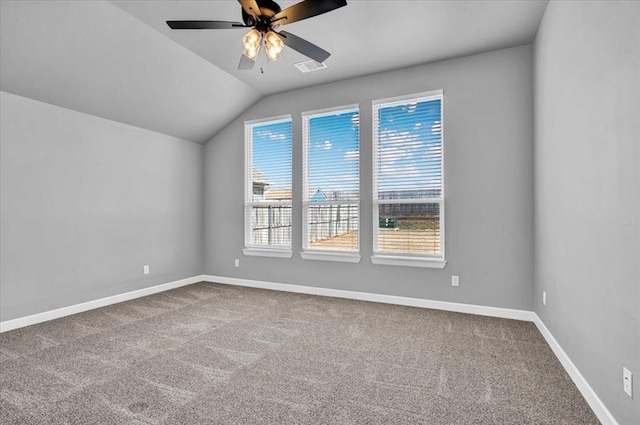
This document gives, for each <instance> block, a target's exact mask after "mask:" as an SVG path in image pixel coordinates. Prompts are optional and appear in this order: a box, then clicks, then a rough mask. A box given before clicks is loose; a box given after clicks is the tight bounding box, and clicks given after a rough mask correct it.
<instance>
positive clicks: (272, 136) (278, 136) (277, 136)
mask: <svg viewBox="0 0 640 425" xmlns="http://www.w3.org/2000/svg"><path fill="white" fill-rule="evenodd" d="M286 138H287V135H286V134H283V133H271V134H269V139H271V140H284V139H286Z"/></svg>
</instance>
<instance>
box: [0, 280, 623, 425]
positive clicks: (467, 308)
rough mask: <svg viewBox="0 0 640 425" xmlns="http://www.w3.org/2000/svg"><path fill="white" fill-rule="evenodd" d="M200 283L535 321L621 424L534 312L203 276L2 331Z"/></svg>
mask: <svg viewBox="0 0 640 425" xmlns="http://www.w3.org/2000/svg"><path fill="white" fill-rule="evenodd" d="M198 282H210V283H220V284H225V285H235V286H246V287H251V288H261V289H270V290H274V291H283V292H296V293H301V294H309V295H320V296H325V297H334V298H346V299H353V300H360V301H371V302H378V303H384V304H397V305H403V306H409V307H421V308H431V309H435V310H446V311H454V312H457V313H468V314H477V315H480V316H491V317H499V318H503V319H515V320H523V321H527V322H533V323H534V324H535V325H536V327H537V328H538V330H539V331H540V333H541V334H542V336H543V337H544V339H545V340H546V341H547V343H548V344H549V346H550V347H551V349H552V350H553V352H554V354H555V355H556V357H557V358H558V360H559V361H560V363H561V364H562V366H563V367H564V368H565V370H566V371H567V373H568V374H569V376H570V377H571V379H572V380H573V383H574V384H575V385H576V387H578V390H580V393H582V396H583V397H584V398H585V400H586V401H587V403H588V404H589V406H590V407H591V409H592V410H593V412H594V413H595V414H596V416H597V417H598V419H599V420H600V422H602V424H603V425H619V424H618V422H617V421H616V420H615V418H614V417H613V415H611V412H609V409H607V407H606V406H605V405H604V403H603V402H602V400H600V397H598V395H597V394H596V392H595V391H594V390H593V388H591V385H589V383H588V382H587V380H586V379H585V378H584V376H582V374H581V373H580V371H579V370H578V368H577V367H576V366H575V364H573V362H572V361H571V359H570V358H569V356H568V355H567V353H566V352H565V351H564V350H563V349H562V347H561V346H560V344H559V343H558V341H556V339H555V338H554V337H553V335H552V334H551V332H550V331H549V329H547V327H546V326H545V324H544V323H543V322H542V320H541V319H540V317H538V315H537V314H536V313H535V312H533V311H526V310H515V309H508V308H500V307H487V306H481V305H474V304H462V303H452V302H447V301H434V300H426V299H421V298H409V297H400V296H395V295H382V294H373V293H368V292H356V291H344V290H341V289H328V288H318V287H312V286H299V285H291V284H286V283H274V282H265V281H260V280H249V279H239V278H233V277H223V276H211V275H200V276H193V277H190V278H187V279H182V280H176V281H174V282H169V283H164V284H161V285H156V286H151V287H149V288H143V289H138V290H136V291H131V292H126V293H124V294H119V295H113V296H111V297H106V298H100V299H98V300H94V301H88V302H85V303H82V304H76V305H72V306H68V307H63V308H59V309H56V310H51V311H46V312H43V313H37V314H33V315H31V316H26V317H21V318H18V319H13V320H7V321H4V322H0V332H6V331H10V330H13V329H18V328H22V327H25V326H29V325H34V324H36V323H41V322H46V321H48V320H54V319H59V318H61V317H65V316H70V315H72V314H76V313H82V312H84V311H88V310H93V309H96V308H100V307H105V306H108V305H111V304H116V303H119V302H123V301H129V300H133V299H135V298H140V297H145V296H147V295H153V294H157V293H158V292H164V291H168V290H170V289H174V288H179V287H181V286H186V285H191V284H193V283H198Z"/></svg>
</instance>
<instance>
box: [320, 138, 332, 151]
mask: <svg viewBox="0 0 640 425" xmlns="http://www.w3.org/2000/svg"><path fill="white" fill-rule="evenodd" d="M332 146H333V145H332V144H331V142H330V141H329V140H325V141H324V145H323V147H322V149H325V150H329V149H331V147H332Z"/></svg>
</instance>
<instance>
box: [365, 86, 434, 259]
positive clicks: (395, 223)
mask: <svg viewBox="0 0 640 425" xmlns="http://www.w3.org/2000/svg"><path fill="white" fill-rule="evenodd" d="M442 125H443V124H442V91H436V92H430V93H425V94H422V95H414V96H411V97H403V98H394V99H385V100H380V101H374V102H373V174H374V175H373V220H374V222H373V226H374V231H373V245H374V248H373V250H374V253H373V254H374V255H373V257H371V260H372V262H373V263H375V264H393V265H408V266H418V267H438V268H442V267H444V265H445V261H444V192H443V181H442V180H443V179H442V129H443V127H442Z"/></svg>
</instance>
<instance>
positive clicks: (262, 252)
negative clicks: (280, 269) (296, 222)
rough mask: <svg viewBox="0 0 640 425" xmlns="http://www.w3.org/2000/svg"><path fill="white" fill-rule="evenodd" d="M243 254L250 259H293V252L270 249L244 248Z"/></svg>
mask: <svg viewBox="0 0 640 425" xmlns="http://www.w3.org/2000/svg"><path fill="white" fill-rule="evenodd" d="M242 253H243V254H244V255H246V256H248V257H274V258H291V257H293V251H290V250H284V249H268V248H244V249H243V250H242Z"/></svg>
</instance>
